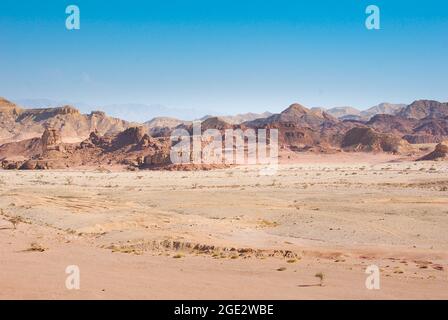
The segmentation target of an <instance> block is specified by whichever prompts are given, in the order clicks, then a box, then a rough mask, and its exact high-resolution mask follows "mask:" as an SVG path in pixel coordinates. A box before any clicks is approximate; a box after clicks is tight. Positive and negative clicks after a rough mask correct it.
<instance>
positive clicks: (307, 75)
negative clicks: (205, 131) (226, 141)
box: [0, 0, 448, 114]
mask: <svg viewBox="0 0 448 320" xmlns="http://www.w3.org/2000/svg"><path fill="white" fill-rule="evenodd" d="M69 4H76V5H78V6H79V8H80V11H81V30H77V31H68V30H66V29H65V19H66V17H67V15H66V14H65V8H66V6H67V5H69ZM369 4H375V5H377V6H378V7H379V8H380V9H381V30H367V29H366V28H365V26H364V21H365V19H366V16H367V15H366V14H365V8H366V7H367V5H369ZM447 49H448V2H447V1H444V0H425V1H410V0H408V1H401V0H387V1H386V0H385V1H377V0H371V1H363V0H340V1H330V0H327V1H325V0H314V1H311V0H309V1H299V0H295V1H293V0H276V1H274V0H259V1H254V0H207V1H202V0H190V1H177V0H170V1H167V0H160V1H159V0H158V1H152V0H147V1H136V0H127V1H99V0H98V1H93V0H72V1H60V0H59V1H50V0H47V1H35V0H27V1H16V0H2V1H1V2H0V70H1V77H0V96H5V97H7V98H11V99H19V98H49V99H55V100H69V101H82V102H85V103H87V104H89V105H90V104H91V105H92V107H94V106H96V105H107V104H120V103H142V104H148V105H164V106H167V107H170V108H189V109H201V110H207V111H210V110H212V111H214V112H216V113H220V114H230V113H238V112H248V111H252V112H262V111H265V110H269V111H273V112H278V111H281V110H282V109H284V108H285V107H286V106H288V105H289V104H290V103H292V102H300V103H302V104H304V105H306V106H309V107H317V106H323V107H334V106H345V105H351V106H355V107H358V108H361V109H365V108H367V107H370V106H372V105H375V104H378V103H380V102H384V101H387V102H395V103H410V102H412V101H413V100H415V99H420V98H425V99H436V100H443V101H447V100H448V90H447V89H448V80H447V78H446V75H447V73H448V62H447V59H448V54H447V53H448V50H447Z"/></svg>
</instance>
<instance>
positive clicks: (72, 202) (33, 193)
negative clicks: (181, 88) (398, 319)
mask: <svg viewBox="0 0 448 320" xmlns="http://www.w3.org/2000/svg"><path fill="white" fill-rule="evenodd" d="M374 159H375V158H374V156H373V155H372V156H371V157H370V158H369V156H365V155H364V156H363V157H362V158H360V157H359V156H358V158H354V159H352V162H349V161H346V159H344V161H343V162H342V163H341V162H340V161H339V162H336V161H332V162H331V163H325V162H323V161H322V159H316V161H305V162H304V163H299V164H298V163H296V164H282V165H281V166H280V170H279V171H278V172H277V174H276V175H275V176H259V174H258V173H259V167H255V166H252V167H235V168H231V169H226V170H214V171H201V172H162V171H139V172H110V173H100V172H92V171H70V172H61V171H29V172H25V171H0V208H1V209H2V215H1V216H0V243H2V246H1V248H0V271H1V272H0V298H3V299H5V298H74V299H77V298H126V299H127V298H150V299H151V298H155V299H159V298H187V299H196V298H212V299H226V298H229V299H233V298H249V299H250V298H265V299H270V298H272V299H279V298H286V299H307V298H324V299H326V298H336V299H344V298H355V299H356V298H368V299H369V298H372V299H376V298H386V299H393V298H422V299H429V298H448V275H447V269H448V232H447V230H448V191H447V190H448V164H447V163H443V162H418V163H416V162H397V163H378V161H374ZM307 160H308V159H307ZM324 160H325V159H324ZM382 160H384V159H382ZM13 216H20V217H21V218H22V219H23V220H24V221H25V222H22V223H19V224H18V227H17V230H13V229H12V224H11V223H10V222H8V221H7V220H8V219H9V218H10V217H13ZM33 242H34V243H38V244H39V245H41V246H42V247H44V248H46V249H47V250H46V251H44V252H37V251H34V252H27V251H24V250H26V249H28V248H29V247H30V245H31V243H33ZM195 246H196V247H195ZM212 246H213V247H212ZM232 248H234V250H232ZM238 249H243V250H240V251H238ZM244 249H245V250H244ZM248 249H251V250H248ZM176 255H181V257H180V258H173V257H174V256H176ZM282 255H286V257H283V256H282ZM292 260H295V261H294V262H292ZM288 261H289V262H288ZM70 264H75V265H79V267H80V268H81V290H79V291H69V290H67V289H66V288H65V277H66V275H65V273H64V272H65V267H66V266H67V265H70ZM370 264H376V265H378V266H379V267H380V268H381V270H382V271H381V290H378V291H370V290H367V289H366V288H365V285H364V282H365V279H366V277H367V275H366V274H365V273H364V270H365V268H366V267H367V266H368V265H370ZM281 267H285V268H286V270H284V271H277V269H278V268H281ZM440 269H443V270H440ZM318 272H323V273H324V275H325V278H324V286H322V287H321V286H315V285H316V284H318V283H319V280H318V279H317V278H316V277H314V275H315V274H316V273H318ZM309 285H311V286H309Z"/></svg>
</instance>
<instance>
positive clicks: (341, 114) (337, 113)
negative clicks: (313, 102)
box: [326, 103, 406, 121]
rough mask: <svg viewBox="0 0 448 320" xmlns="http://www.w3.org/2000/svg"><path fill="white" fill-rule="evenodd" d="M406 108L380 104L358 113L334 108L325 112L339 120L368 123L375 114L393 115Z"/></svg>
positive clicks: (391, 104) (402, 105)
mask: <svg viewBox="0 0 448 320" xmlns="http://www.w3.org/2000/svg"><path fill="white" fill-rule="evenodd" d="M405 107H406V105H405V104H393V103H380V104H379V105H376V106H373V107H371V108H369V109H367V110H364V111H360V110H358V109H356V108H353V107H336V108H331V109H328V110H326V112H327V113H329V114H331V115H332V116H334V117H336V118H338V119H341V120H362V121H368V120H370V118H371V117H373V116H374V115H376V114H391V115H395V114H397V113H399V112H400V111H401V110H402V109H404V108H405Z"/></svg>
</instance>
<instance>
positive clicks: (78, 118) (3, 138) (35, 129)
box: [0, 98, 131, 144]
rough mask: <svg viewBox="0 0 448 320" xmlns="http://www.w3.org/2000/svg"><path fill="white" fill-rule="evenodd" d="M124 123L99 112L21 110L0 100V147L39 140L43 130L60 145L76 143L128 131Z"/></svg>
mask: <svg viewBox="0 0 448 320" xmlns="http://www.w3.org/2000/svg"><path fill="white" fill-rule="evenodd" d="M130 125H131V124H130V123H129V122H127V121H124V120H120V119H116V118H112V117H108V116H107V115H106V114H105V113H103V112H92V113H91V114H88V115H87V114H81V113H80V112H79V110H78V109H76V108H74V107H72V106H64V107H59V108H44V109H23V108H20V107H18V106H17V105H15V104H14V103H12V102H10V101H8V100H6V99H4V98H0V144H3V143H7V142H13V141H21V140H26V139H31V138H38V137H40V136H41V135H42V134H43V133H44V131H45V128H53V129H55V130H56V131H57V132H59V133H60V135H61V139H62V141H66V142H79V141H82V140H84V139H85V138H87V137H88V136H89V134H90V132H92V131H95V130H97V131H98V132H99V133H100V134H106V133H116V132H120V131H123V130H124V129H126V128H128V127H129V126H130Z"/></svg>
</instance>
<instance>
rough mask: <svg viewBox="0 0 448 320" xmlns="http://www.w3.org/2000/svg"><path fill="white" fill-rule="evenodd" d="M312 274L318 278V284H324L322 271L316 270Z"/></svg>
mask: <svg viewBox="0 0 448 320" xmlns="http://www.w3.org/2000/svg"><path fill="white" fill-rule="evenodd" d="M314 276H315V277H316V278H318V279H319V285H320V286H321V287H322V286H323V285H324V278H325V275H324V274H323V273H322V272H318V273H316V274H315V275H314Z"/></svg>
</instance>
